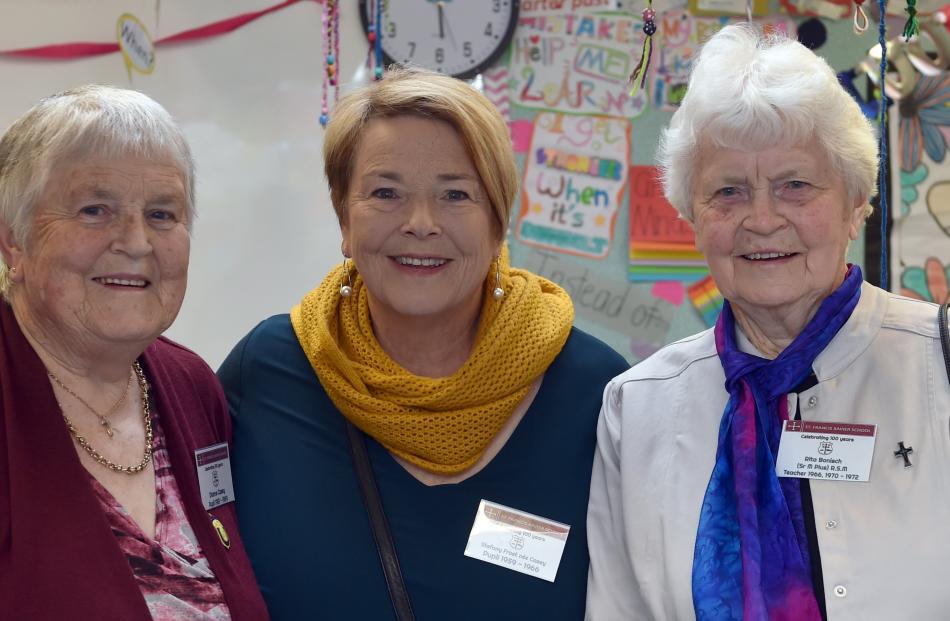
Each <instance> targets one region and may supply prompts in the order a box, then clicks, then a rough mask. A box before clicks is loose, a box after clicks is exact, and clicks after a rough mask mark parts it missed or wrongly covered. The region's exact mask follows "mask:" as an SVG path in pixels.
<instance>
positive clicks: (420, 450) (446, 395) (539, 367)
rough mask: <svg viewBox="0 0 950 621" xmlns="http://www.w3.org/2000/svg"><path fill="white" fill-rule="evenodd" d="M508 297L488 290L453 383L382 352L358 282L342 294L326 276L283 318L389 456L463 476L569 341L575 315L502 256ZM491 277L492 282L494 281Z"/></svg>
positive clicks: (562, 295) (329, 386)
mask: <svg viewBox="0 0 950 621" xmlns="http://www.w3.org/2000/svg"><path fill="white" fill-rule="evenodd" d="M500 269H501V274H502V282H503V285H502V286H503V287H504V289H505V296H504V297H503V298H502V299H501V300H495V299H494V298H493V297H492V295H491V290H492V288H494V284H493V282H492V281H493V280H494V278H493V277H490V278H489V279H488V280H487V281H486V283H485V293H484V295H483V298H484V301H483V302H482V310H481V318H480V321H479V326H478V331H477V333H476V337H475V344H474V346H473V348H472V352H471V355H470V356H469V358H468V361H466V362H465V364H464V365H462V367H461V368H460V369H459V370H458V371H456V372H455V374H454V375H452V376H450V377H442V378H429V377H420V376H417V375H413V374H412V373H410V372H408V371H406V370H405V369H404V368H402V367H401V366H399V365H398V364H397V363H396V362H394V361H393V360H392V359H391V358H390V357H389V356H388V355H387V354H386V352H385V351H383V349H382V347H381V346H380V344H379V342H378V341H377V340H376V336H375V335H374V334H373V324H372V320H371V319H370V316H369V303H368V298H367V291H366V288H365V287H364V286H363V280H362V279H361V278H360V277H359V275H357V274H353V276H354V277H353V294H352V295H351V296H350V297H348V298H344V297H341V296H340V283H341V282H342V280H343V278H344V273H343V266H342V265H339V266H337V267H336V268H335V269H333V270H332V271H331V272H330V273H329V274H328V275H327V277H326V278H325V279H324V281H323V282H322V283H321V284H320V286H318V287H317V288H316V289H314V290H313V291H311V292H310V293H308V294H307V295H306V297H304V299H303V300H302V301H301V303H300V304H298V305H297V306H295V307H294V308H293V309H292V310H291V312H290V318H291V322H292V324H293V327H294V331H295V332H296V334H297V339H298V340H299V341H300V346H301V347H302V348H303V350H304V352H305V353H306V354H307V358H308V359H309V360H310V364H311V365H312V366H313V370H314V371H316V373H317V377H318V378H319V380H320V383H321V384H322V385H323V388H324V390H326V391H327V394H328V395H329V397H330V399H331V400H332V401H333V403H334V405H336V407H337V408H338V409H339V410H340V412H342V413H343V415H344V416H345V417H346V418H348V419H349V420H350V421H351V422H352V423H353V424H354V425H356V426H357V427H359V428H360V429H362V430H363V431H364V432H366V433H367V434H369V435H371V436H372V437H374V438H375V439H376V440H378V441H379V442H380V443H381V444H382V445H383V446H385V447H386V448H387V449H388V450H389V451H390V452H391V453H393V454H394V455H397V456H399V457H401V458H403V459H405V460H406V461H408V462H410V463H412V464H415V465H417V466H419V467H421V468H424V469H425V470H428V471H429V472H434V473H438V474H449V475H451V474H458V473H460V472H463V471H464V470H466V469H467V468H470V467H471V466H472V465H473V464H474V463H475V462H476V461H478V458H479V457H480V456H481V455H482V453H483V452H484V451H485V448H486V447H487V446H488V444H489V442H491V440H492V438H494V437H495V435H496V434H497V433H498V431H499V430H500V429H501V428H502V426H503V425H504V424H505V421H506V420H508V417H509V416H510V415H511V414H512V412H513V411H514V409H515V407H516V406H517V405H518V404H519V403H520V402H521V401H522V399H524V398H525V396H526V395H527V394H528V390H529V389H530V387H531V384H532V382H533V381H534V380H535V379H536V378H538V377H539V376H540V375H541V374H543V373H544V372H545V370H546V369H547V368H548V366H549V365H550V364H551V362H552V361H553V360H554V358H555V357H556V356H557V355H558V353H560V351H561V348H562V347H563V346H564V343H565V342H566V341H567V337H568V334H569V333H570V330H571V323H572V321H573V320H574V307H573V305H572V304H571V299H570V297H568V295H567V293H566V292H565V291H564V290H563V289H561V288H560V287H558V286H557V285H555V284H554V283H552V282H550V281H548V280H545V279H544V278H541V277H539V276H536V275H534V274H532V273H530V272H526V271H524V270H520V269H512V268H510V267H509V265H508V262H507V252H505V253H503V254H502V259H501V267H500ZM492 276H493V275H492Z"/></svg>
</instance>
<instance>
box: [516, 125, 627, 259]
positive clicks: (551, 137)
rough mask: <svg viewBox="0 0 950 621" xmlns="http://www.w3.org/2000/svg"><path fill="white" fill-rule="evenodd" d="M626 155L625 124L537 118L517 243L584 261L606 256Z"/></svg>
mask: <svg viewBox="0 0 950 621" xmlns="http://www.w3.org/2000/svg"><path fill="white" fill-rule="evenodd" d="M629 153H630V122H629V121H625V120H622V119H612V118H607V117H594V116H569V115H564V114H561V113H558V112H542V113H540V114H538V115H537V116H536V117H535V121H534V133H533V134H532V137H531V147H530V148H529V151H528V154H527V156H526V158H525V172H524V183H523V184H522V191H521V213H520V215H519V218H518V224H517V226H516V229H515V230H516V234H517V237H518V239H519V240H521V241H522V242H524V243H526V244H529V245H532V246H538V247H541V248H547V249H550V250H558V251H560V252H566V253H569V254H575V255H579V256H583V257H590V258H597V259H600V258H603V257H605V256H607V253H608V252H609V251H610V245H611V242H612V241H613V231H614V225H615V223H616V220H617V213H618V211H619V209H618V207H619V204H620V199H621V196H622V195H623V190H624V185H625V184H626V182H627V160H628V155H629Z"/></svg>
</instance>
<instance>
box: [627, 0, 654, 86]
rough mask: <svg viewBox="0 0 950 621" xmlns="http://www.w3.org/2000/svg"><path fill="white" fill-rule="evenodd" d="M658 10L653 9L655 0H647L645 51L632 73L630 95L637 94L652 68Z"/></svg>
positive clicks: (644, 23) (644, 15) (645, 10)
mask: <svg viewBox="0 0 950 621" xmlns="http://www.w3.org/2000/svg"><path fill="white" fill-rule="evenodd" d="M655 20H656V11H654V10H653V0H647V7H646V8H645V9H643V34H644V38H643V51H642V53H641V54H640V62H638V63H637V66H636V67H634V68H633V73H631V74H630V78H629V81H630V84H631V88H630V96H631V97H633V96H634V95H636V94H637V91H639V90H640V89H641V88H643V83H644V82H645V81H646V77H647V69H649V68H650V58H651V57H652V56H653V35H654V34H656V21H655Z"/></svg>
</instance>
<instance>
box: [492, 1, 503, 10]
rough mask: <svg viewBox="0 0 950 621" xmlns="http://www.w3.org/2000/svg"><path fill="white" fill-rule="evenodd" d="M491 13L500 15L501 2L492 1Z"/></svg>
mask: <svg viewBox="0 0 950 621" xmlns="http://www.w3.org/2000/svg"><path fill="white" fill-rule="evenodd" d="M491 11H492V13H498V12H500V11H501V0H492V3H491Z"/></svg>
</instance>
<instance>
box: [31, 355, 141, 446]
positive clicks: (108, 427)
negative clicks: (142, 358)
mask: <svg viewBox="0 0 950 621" xmlns="http://www.w3.org/2000/svg"><path fill="white" fill-rule="evenodd" d="M46 374H47V375H49V378H50V379H51V380H53V381H54V382H56V385H57V386H59V387H60V388H62V389H63V390H64V391H66V393H67V394H69V395H72V397H73V398H74V399H75V400H76V401H78V402H79V403H81V404H83V405H84V406H86V409H87V410H89V411H90V412H92V413H93V414H95V415H96V417H97V418H98V419H99V424H100V425H102V426H103V427H105V431H106V433H107V434H109V438H110V439H111V438H112V436H113V435H114V434H113V432H112V423H110V422H109V417H110V416H112V415H113V414H115V412H116V410H118V409H119V406H121V405H122V404H123V403H125V398H126V397H127V396H128V394H129V386H131V385H132V374H131V373H130V374H129V381H128V382H126V383H125V390H124V391H123V392H122V394H121V395H120V396H119V399H118V400H117V401H116V402H115V403H113V404H112V407H111V408H109V409H108V410H107V411H106V413H105V414H100V413H99V412H98V410H96V408H94V407H92V406H91V405H89V402H87V401H86V400H85V399H83V398H82V397H80V396H79V395H77V394H76V393H75V392H73V391H72V389H71V388H70V387H69V386H67V385H66V384H64V383H63V381H62V380H61V379H59V378H58V377H56V376H55V375H53V373H52V371H47V372H46Z"/></svg>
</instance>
